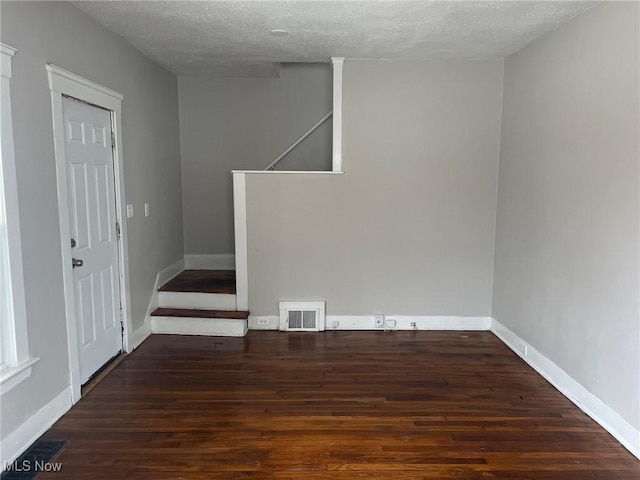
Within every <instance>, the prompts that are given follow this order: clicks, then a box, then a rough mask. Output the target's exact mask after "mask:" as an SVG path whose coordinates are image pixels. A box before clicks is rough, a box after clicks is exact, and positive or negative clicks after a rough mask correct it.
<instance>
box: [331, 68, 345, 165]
mask: <svg viewBox="0 0 640 480" xmlns="http://www.w3.org/2000/svg"><path fill="white" fill-rule="evenodd" d="M331 63H332V65H333V148H332V151H333V153H332V167H331V169H332V170H333V171H334V172H342V168H343V167H342V67H343V65H344V57H332V58H331Z"/></svg>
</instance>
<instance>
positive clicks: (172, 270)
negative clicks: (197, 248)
mask: <svg viewBox="0 0 640 480" xmlns="http://www.w3.org/2000/svg"><path fill="white" fill-rule="evenodd" d="M184 270H185V259H184V258H181V259H180V260H178V261H177V262H176V263H173V264H171V265H169V266H168V267H165V268H163V269H162V270H160V271H159V272H158V277H157V279H156V283H157V286H156V291H157V290H158V287H161V286H162V285H164V284H165V283H167V282H168V281H169V280H171V279H172V278H174V277H177V276H178V275H179V274H180V273H182V272H183V271H184Z"/></svg>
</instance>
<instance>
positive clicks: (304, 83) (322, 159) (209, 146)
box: [178, 64, 332, 254]
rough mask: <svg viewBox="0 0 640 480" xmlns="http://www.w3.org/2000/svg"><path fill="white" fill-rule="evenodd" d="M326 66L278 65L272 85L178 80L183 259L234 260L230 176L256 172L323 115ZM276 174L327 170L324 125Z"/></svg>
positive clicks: (266, 81)
mask: <svg viewBox="0 0 640 480" xmlns="http://www.w3.org/2000/svg"><path fill="white" fill-rule="evenodd" d="M331 78H332V77H331V67H330V65H326V64H305V65H302V64H291V65H286V64H285V65H283V67H282V70H281V76H280V78H214V79H207V78H189V77H181V78H180V79H179V80H178V87H179V92H180V134H181V144H182V187H183V188H182V191H183V203H184V240H185V252H186V253H187V254H225V253H234V244H233V194H232V179H231V170H242V169H249V170H262V169H264V168H265V167H266V166H267V165H269V163H271V162H272V161H273V160H275V159H276V158H277V157H278V155H280V154H281V153H282V152H283V151H284V150H286V149H287V148H288V147H289V146H290V145H291V144H292V143H293V142H295V141H296V140H297V139H298V138H299V137H300V136H301V135H302V134H303V133H305V132H306V131H307V130H308V129H309V128H311V126H312V125H313V124H315V123H316V122H317V121H318V120H320V119H321V118H322V117H323V116H324V115H325V114H326V113H327V112H329V111H330V110H331V104H332V86H331ZM278 169H279V170H283V169H284V170H286V169H290V170H331V121H330V120H329V121H328V122H326V123H325V124H323V126H322V127H320V128H319V129H318V130H316V131H315V132H314V133H313V134H312V135H311V136H310V137H308V138H307V139H306V140H305V141H304V142H303V143H302V144H301V145H300V146H299V147H297V148H296V149H295V150H293V151H292V152H291V154H290V155H289V156H287V157H285V159H284V160H283V161H282V163H281V164H280V165H279V167H278Z"/></svg>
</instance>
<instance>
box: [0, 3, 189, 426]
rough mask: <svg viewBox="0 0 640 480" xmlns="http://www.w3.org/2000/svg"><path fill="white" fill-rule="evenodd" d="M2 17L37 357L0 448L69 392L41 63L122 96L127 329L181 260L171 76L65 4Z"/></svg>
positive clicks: (13, 403)
mask: <svg viewBox="0 0 640 480" xmlns="http://www.w3.org/2000/svg"><path fill="white" fill-rule="evenodd" d="M0 13H1V16H2V18H1V22H2V23H1V32H2V42H4V43H7V44H9V45H11V46H13V47H15V48H17V49H18V53H16V56H15V57H14V59H13V79H12V80H11V97H12V107H13V122H14V137H15V149H16V164H17V177H18V190H19V192H18V193H19V204H20V220H21V229H22V232H21V233H22V242H23V245H22V253H23V257H24V258H23V260H24V270H25V271H24V274H25V284H26V285H25V287H26V301H27V323H28V333H29V346H30V350H31V353H32V354H33V355H34V356H37V357H40V361H39V362H38V363H37V364H36V365H35V366H34V367H33V373H32V376H31V378H29V379H28V380H27V381H25V382H24V383H22V384H20V385H19V386H18V387H16V388H15V389H14V390H12V391H11V392H9V393H8V394H6V395H4V396H3V397H2V416H1V419H2V420H1V424H0V427H1V430H2V436H3V438H4V437H6V435H7V434H9V433H11V432H12V431H13V430H14V429H15V428H17V427H18V426H19V425H20V424H21V423H22V422H24V421H25V420H26V419H27V418H29V417H30V416H31V415H32V414H33V413H34V412H35V411H37V410H38V409H39V408H41V407H42V406H43V405H44V404H46V403H47V402H49V401H50V400H52V399H53V398H54V397H55V396H56V395H57V394H59V393H60V392H62V391H63V390H64V388H65V387H66V386H67V385H69V366H68V359H67V337H66V323H65V312H64V295H63V289H62V264H61V258H60V257H61V255H60V250H61V247H60V234H59V226H58V225H59V224H58V208H57V205H58V204H57V199H56V198H57V193H56V176H55V166H54V156H53V155H54V153H53V126H52V119H51V95H50V93H49V87H48V83H47V75H46V70H45V65H46V64H47V63H54V64H56V65H58V66H60V67H62V68H65V69H67V70H71V71H72V72H74V73H77V74H79V75H82V76H85V77H87V78H89V79H91V80H93V81H96V82H98V83H100V84H102V85H105V86H107V87H109V88H112V89H114V90H116V91H118V92H120V93H122V94H124V100H123V104H122V107H123V111H122V122H123V125H122V132H123V153H124V162H125V172H124V173H125V189H126V198H127V202H128V203H133V204H134V206H135V212H136V216H135V217H134V218H133V219H130V220H128V227H129V255H130V267H131V268H130V274H131V296H132V297H131V298H132V310H133V319H132V320H133V328H134V329H136V328H138V327H140V326H141V325H142V323H143V321H144V317H145V314H146V309H147V306H148V303H149V300H150V298H151V293H152V290H153V286H154V283H155V278H156V275H157V273H158V271H159V270H161V269H162V268H163V267H166V266H167V265H169V264H171V263H173V262H175V261H177V260H178V259H180V258H181V257H182V256H183V239H182V203H181V182H180V150H179V148H180V147H179V128H178V96H177V80H176V78H175V76H173V75H172V74H170V73H168V72H167V71H166V70H164V69H162V68H160V67H159V66H157V65H155V64H154V63H152V62H151V61H150V60H148V59H147V58H145V57H144V56H142V55H141V54H140V53H139V52H138V51H136V50H134V49H133V48H132V47H131V46H130V45H128V44H127V43H126V42H125V41H124V40H123V39H122V38H120V37H118V36H116V35H114V34H113V33H111V32H109V31H108V30H106V29H104V28H103V27H101V26H100V25H99V24H98V23H96V22H95V21H93V20H92V19H90V18H89V17H88V16H87V15H85V14H84V13H82V12H81V11H80V10H78V9H77V8H76V7H74V6H72V5H70V4H68V3H66V2H65V3H62V2H43V3H30V2H29V3H27V2H15V3H13V2H2V4H1V10H0ZM144 202H150V204H151V216H150V217H149V218H145V217H144V213H143V204H144ZM64 241H68V239H66V238H65V239H64Z"/></svg>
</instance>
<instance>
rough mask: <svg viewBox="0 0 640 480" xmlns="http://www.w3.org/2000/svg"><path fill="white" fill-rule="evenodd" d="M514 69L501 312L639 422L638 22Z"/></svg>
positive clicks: (593, 30)
mask: <svg viewBox="0 0 640 480" xmlns="http://www.w3.org/2000/svg"><path fill="white" fill-rule="evenodd" d="M638 8H639V5H638V3H635V2H629V3H617V2H616V3H610V4H604V5H601V6H598V7H596V8H594V9H592V10H590V11H589V12H587V13H585V14H583V15H581V16H579V17H577V18H576V19H574V20H573V21H571V22H570V23H568V24H567V25H565V26H563V27H561V28H559V29H557V30H555V31H554V32H552V33H551V34H549V35H547V36H546V37H544V38H543V39H541V40H539V41H537V42H535V43H533V44H532V45H530V46H529V47H527V48H525V49H524V50H523V51H521V52H520V53H518V54H515V55H514V56H512V57H510V58H509V59H507V61H506V63H505V94H504V114H503V122H502V123H503V129H502V145H501V156H500V180H499V200H498V222H497V236H496V274H495V287H494V303H493V315H494V317H495V318H496V319H497V320H499V321H500V322H502V323H503V324H504V325H506V326H507V327H509V328H510V329H511V330H513V331H514V332H515V333H517V334H518V335H519V336H521V337H522V338H523V339H524V340H526V341H527V342H528V343H530V344H531V345H533V346H534V347H535V348H536V349H538V350H539V351H541V352H542V353H543V354H544V355H546V356H547V357H548V358H550V359H551V360H553V361H554V362H555V363H556V364H558V365H559V366H560V367H561V368H562V369H564V370H565V371H566V372H567V373H568V374H569V375H571V376H572V377H573V378H574V379H576V380H577V381H578V382H580V383H581V384H582V385H584V386H585V387H586V388H587V389H588V390H589V391H591V392H592V393H593V394H595V395H596V396H598V397H599V398H600V399H601V400H602V401H604V402H605V403H606V404H607V405H609V406H610V407H612V408H613V409H614V410H616V411H617V412H618V413H619V414H620V415H622V416H623V417H624V418H625V419H626V420H627V421H628V422H630V423H631V424H632V425H633V426H634V427H635V428H638V427H639V426H640V418H639V409H640V407H639V405H640V398H639V385H638V382H639V379H640V371H639V366H640V357H639V355H640V353H639V345H638V342H639V337H640V332H639V331H638V328H639V326H638V318H639V307H638V292H639V283H638V265H639V261H640V259H639V257H638V254H639V250H638V249H639V246H640V238H639V225H638V214H639V211H638V208H639V202H638V200H639V199H638V193H639V191H640V190H639V184H638V175H639V171H638V159H639V158H640V152H639V149H638V145H639V142H640V137H639V128H640V125H639V123H638V115H639V111H638V108H639V107H638V104H639V98H638V89H639V78H638V69H639V65H638V57H639V53H640V52H639V51H638V49H639V47H638V46H639V40H640V39H639V38H638V31H639V30H638V18H639V15H638V14H639V12H638Z"/></svg>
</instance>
